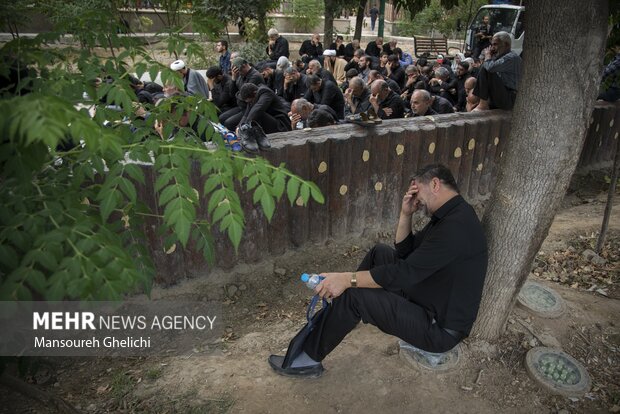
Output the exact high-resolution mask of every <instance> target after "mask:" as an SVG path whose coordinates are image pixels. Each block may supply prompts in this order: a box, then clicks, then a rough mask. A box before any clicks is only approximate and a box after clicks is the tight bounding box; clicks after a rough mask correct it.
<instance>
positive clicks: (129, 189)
mask: <svg viewBox="0 0 620 414" xmlns="http://www.w3.org/2000/svg"><path fill="white" fill-rule="evenodd" d="M119 187H120V189H121V191H122V192H123V193H124V194H125V195H126V196H127V198H128V199H129V201H131V202H132V203H133V204H136V200H137V198H138V195H137V193H136V187H135V186H134V185H133V183H132V182H131V181H129V180H128V179H127V178H124V177H119Z"/></svg>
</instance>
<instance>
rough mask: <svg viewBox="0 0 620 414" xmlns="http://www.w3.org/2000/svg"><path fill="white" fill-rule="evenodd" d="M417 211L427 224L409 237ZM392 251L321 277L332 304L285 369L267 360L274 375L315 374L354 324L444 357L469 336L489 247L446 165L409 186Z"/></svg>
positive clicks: (277, 360)
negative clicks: (367, 325)
mask: <svg viewBox="0 0 620 414" xmlns="http://www.w3.org/2000/svg"><path fill="white" fill-rule="evenodd" d="M427 93H428V92H427ZM418 210H420V211H422V212H423V213H424V214H425V215H426V216H428V217H429V218H430V222H429V223H428V224H427V225H426V227H424V228H423V229H422V230H421V231H420V232H417V233H416V234H415V235H414V234H413V233H412V215H413V214H414V213H415V212H417V211H418ZM395 247H396V249H393V248H391V247H389V246H386V245H382V244H378V245H376V246H375V247H373V248H372V249H371V250H370V251H369V252H368V253H367V254H366V257H365V258H364V260H362V263H361V264H360V266H359V267H358V269H357V271H356V272H344V273H320V274H321V275H322V276H323V277H325V279H324V280H323V281H322V282H321V283H320V284H319V285H318V286H317V287H316V288H315V291H316V292H317V293H318V294H319V295H320V296H321V297H323V298H333V300H332V303H331V305H330V306H328V307H327V308H325V309H323V310H321V311H320V313H319V314H318V315H317V317H315V321H316V322H315V325H314V329H313V330H312V331H311V332H310V333H309V334H308V336H307V337H306V339H305V341H304V343H303V347H302V350H300V353H299V354H298V355H295V356H294V359H293V361H292V364H291V366H290V367H285V368H283V367H282V363H283V361H284V357H282V356H278V355H271V356H270V357H269V364H270V365H271V367H272V368H273V369H274V370H275V371H276V372H277V373H278V374H281V375H286V376H295V377H318V376H320V375H321V374H322V373H323V365H322V364H321V361H322V360H323V359H324V358H325V357H326V356H327V355H328V354H329V353H330V352H331V351H333V350H334V349H335V348H336V347H337V346H338V344H340V342H342V340H343V339H344V338H345V337H346V336H347V334H348V333H349V332H351V331H352V330H353V329H354V328H355V327H356V326H357V324H358V323H359V322H360V321H363V322H364V323H371V324H373V325H375V326H377V327H378V328H379V329H380V330H381V331H383V332H385V333H387V334H389V335H394V336H397V337H398V338H400V339H402V340H403V341H405V342H408V343H409V344H411V345H413V346H415V347H417V348H420V349H422V350H424V351H427V352H446V351H448V350H450V349H452V348H454V347H455V346H456V345H457V344H458V343H459V342H460V341H461V340H462V339H463V338H466V337H467V336H468V335H469V333H470V331H471V329H472V326H473V324H474V322H475V320H476V317H477V314H478V308H479V306H480V299H481V297H482V288H483V286H484V280H485V276H486V270H487V260H488V253H487V245H486V239H485V236H484V231H483V230H482V226H481V224H480V221H479V220H478V217H477V216H476V212H475V211H474V209H473V208H472V207H471V206H470V205H469V204H467V202H466V201H465V200H464V199H463V197H461V195H460V194H459V190H458V186H457V183H456V181H455V179H454V176H453V175H452V173H451V172H450V170H449V169H448V168H446V167H445V166H443V165H429V166H427V167H424V168H422V169H421V170H419V171H418V172H417V173H416V174H415V177H414V178H413V179H412V180H411V182H410V184H409V188H408V189H407V190H406V192H405V194H404V197H403V198H402V203H401V210H400V217H399V220H398V225H397V228H396V237H395ZM362 363H363V361H362Z"/></svg>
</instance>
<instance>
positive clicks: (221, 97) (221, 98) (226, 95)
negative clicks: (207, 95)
mask: <svg viewBox="0 0 620 414" xmlns="http://www.w3.org/2000/svg"><path fill="white" fill-rule="evenodd" d="M207 80H208V82H207V83H208V84H210V85H212V86H211V89H210V90H209V91H210V92H211V101H213V103H214V104H215V106H217V108H218V109H219V110H220V112H225V111H227V110H229V109H231V108H233V107H234V106H236V105H237V102H236V99H235V95H234V94H233V93H232V89H233V86H232V84H233V81H232V79H231V78H230V76H228V75H227V74H225V73H223V72H222V69H220V68H219V67H218V66H212V67H210V68H209V69H208V70H207Z"/></svg>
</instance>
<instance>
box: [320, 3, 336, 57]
mask: <svg viewBox="0 0 620 414" xmlns="http://www.w3.org/2000/svg"><path fill="white" fill-rule="evenodd" d="M336 6H337V5H336V1H335V0H325V25H324V26H323V33H324V35H323V43H324V44H325V45H326V47H327V46H329V45H331V44H332V42H333V41H334V15H335V14H336Z"/></svg>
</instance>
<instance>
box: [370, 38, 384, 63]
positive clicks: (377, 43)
mask: <svg viewBox="0 0 620 414" xmlns="http://www.w3.org/2000/svg"><path fill="white" fill-rule="evenodd" d="M382 47H383V38H382V37H377V40H373V41H372V42H369V43H368V45H367V46H366V54H367V55H370V56H374V57H376V58H377V59H378V58H379V56H381V48H382Z"/></svg>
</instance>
